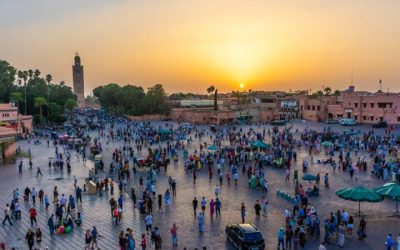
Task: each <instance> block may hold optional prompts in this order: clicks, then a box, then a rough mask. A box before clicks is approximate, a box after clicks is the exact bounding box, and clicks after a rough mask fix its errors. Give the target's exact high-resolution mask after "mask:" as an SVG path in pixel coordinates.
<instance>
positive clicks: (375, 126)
mask: <svg viewBox="0 0 400 250" xmlns="http://www.w3.org/2000/svg"><path fill="white" fill-rule="evenodd" d="M387 126H388V124H387V122H385V121H382V122H378V123H376V124H373V125H372V127H373V128H387Z"/></svg>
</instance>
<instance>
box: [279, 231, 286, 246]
mask: <svg viewBox="0 0 400 250" xmlns="http://www.w3.org/2000/svg"><path fill="white" fill-rule="evenodd" d="M284 238H285V231H283V227H281V228H280V229H279V231H278V250H279V249H280V246H281V245H282V250H284V249H285V241H284Z"/></svg>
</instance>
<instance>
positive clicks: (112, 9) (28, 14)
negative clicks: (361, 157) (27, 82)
mask: <svg viewBox="0 0 400 250" xmlns="http://www.w3.org/2000/svg"><path fill="white" fill-rule="evenodd" d="M0 30H1V32H0V59H3V60H7V61H9V62H10V63H11V64H12V65H13V66H15V67H17V68H18V69H29V68H33V69H36V68H38V69H40V70H41V72H42V73H43V74H47V73H51V74H52V75H53V78H54V79H55V81H57V82H58V81H61V80H65V81H66V82H67V84H68V85H72V69H71V66H72V63H73V57H74V53H75V52H76V51H78V52H79V54H80V55H81V58H82V63H83V65H84V67H85V68H84V70H85V84H86V86H85V91H86V94H88V93H89V92H91V90H92V89H93V88H94V87H96V86H99V85H102V84H106V83H110V82H116V83H119V84H128V83H130V84H135V85H140V86H143V87H144V88H146V87H148V86H151V85H154V84H156V83H161V84H163V85H164V87H165V88H166V90H167V92H168V93H172V92H176V91H179V92H181V91H182V92H188V91H191V92H195V93H205V92H206V88H207V87H208V86H209V85H211V84H213V85H215V86H217V87H218V88H219V90H220V91H222V92H225V91H231V90H238V89H239V86H240V84H244V89H253V90H289V89H291V90H296V89H310V88H312V89H313V90H316V89H320V88H322V86H323V85H324V86H331V87H332V88H333V89H336V88H339V89H344V88H345V87H346V86H347V85H349V83H350V80H351V75H352V70H353V71H354V84H355V85H356V88H357V89H367V90H371V91H375V90H377V89H378V88H379V84H378V82H379V79H382V81H383V88H384V89H385V90H387V89H388V88H390V90H393V91H400V1H399V0H385V1H379V0H351V1H345V0H331V1H327V0H296V1H293V0H276V1H272V0H240V1H239V0H68V1H67V0H1V1H0Z"/></svg>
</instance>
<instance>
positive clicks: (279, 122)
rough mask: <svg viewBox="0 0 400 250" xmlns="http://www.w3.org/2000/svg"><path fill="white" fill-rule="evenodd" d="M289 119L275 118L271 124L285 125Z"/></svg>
mask: <svg viewBox="0 0 400 250" xmlns="http://www.w3.org/2000/svg"><path fill="white" fill-rule="evenodd" d="M286 123H287V121H286V120H275V121H272V122H271V125H274V126H284V125H286Z"/></svg>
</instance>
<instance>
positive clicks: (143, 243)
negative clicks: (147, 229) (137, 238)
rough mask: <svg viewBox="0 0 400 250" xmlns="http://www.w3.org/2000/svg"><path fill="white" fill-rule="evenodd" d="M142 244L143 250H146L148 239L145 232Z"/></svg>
mask: <svg viewBox="0 0 400 250" xmlns="http://www.w3.org/2000/svg"><path fill="white" fill-rule="evenodd" d="M140 246H141V247H142V250H146V247H147V240H146V235H145V234H142V240H141V243H140Z"/></svg>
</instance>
